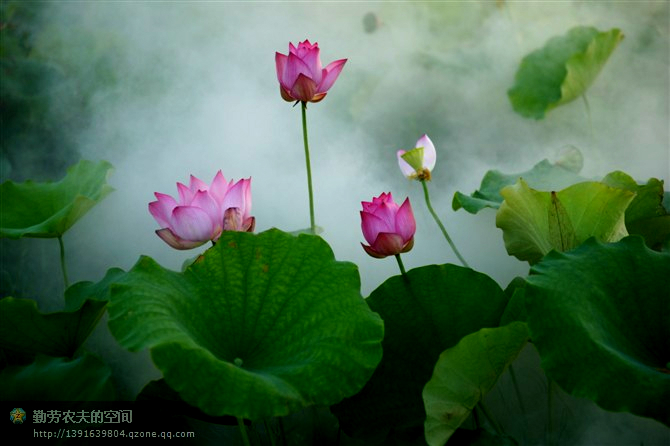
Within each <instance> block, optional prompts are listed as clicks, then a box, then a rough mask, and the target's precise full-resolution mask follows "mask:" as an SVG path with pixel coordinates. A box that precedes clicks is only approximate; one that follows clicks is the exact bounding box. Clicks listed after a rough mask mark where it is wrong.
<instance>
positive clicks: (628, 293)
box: [526, 236, 670, 426]
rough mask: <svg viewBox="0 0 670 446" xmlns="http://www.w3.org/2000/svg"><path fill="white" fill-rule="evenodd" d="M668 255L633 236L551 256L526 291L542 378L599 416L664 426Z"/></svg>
mask: <svg viewBox="0 0 670 446" xmlns="http://www.w3.org/2000/svg"><path fill="white" fill-rule="evenodd" d="M668 277H670V254H668V253H657V252H655V251H652V250H650V249H648V248H647V247H646V246H645V245H644V242H643V240H642V238H641V237H638V236H630V237H626V238H625V239H623V240H621V241H620V242H618V243H613V244H602V243H600V242H598V241H596V240H595V239H591V240H589V241H587V242H586V243H584V244H583V245H582V246H580V247H579V248H577V249H575V250H574V251H572V252H569V253H559V252H555V251H554V252H551V253H550V254H548V255H547V256H546V257H545V258H544V259H543V260H542V261H541V262H540V263H538V264H537V265H535V266H533V267H532V269H531V275H530V276H529V277H528V279H527V281H528V285H527V286H526V308H527V310H528V327H529V330H530V332H531V338H532V339H533V342H534V344H535V346H536V347H537V349H538V351H539V353H540V356H541V357H542V367H543V368H544V370H545V371H546V373H547V376H549V378H551V379H553V380H555V381H556V382H557V383H558V384H559V385H560V386H561V387H562V388H563V389H564V390H565V391H567V392H569V393H571V394H572V395H575V396H578V397H584V398H589V399H592V400H593V401H595V402H596V403H597V404H598V405H600V406H601V407H602V408H604V409H606V410H611V411H627V412H631V413H633V414H636V415H640V416H644V417H650V418H654V419H656V420H658V421H660V422H662V423H664V424H666V425H669V426H670V405H668V401H670V370H668V368H669V367H668V362H669V361H670V324H669V323H668V315H669V314H670V299H669V298H668V297H669V296H670V287H669V284H668Z"/></svg>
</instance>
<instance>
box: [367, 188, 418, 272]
mask: <svg viewBox="0 0 670 446" xmlns="http://www.w3.org/2000/svg"><path fill="white" fill-rule="evenodd" d="M361 204H362V205H363V210H362V211H361V228H362V229H363V236H364V237H365V240H366V241H367V242H368V243H369V244H370V246H367V245H363V244H362V243H361V245H362V246H363V249H365V252H367V253H368V254H370V255H371V256H372V257H376V258H378V259H382V258H384V257H386V256H392V255H396V254H400V253H401V252H407V251H409V250H410V249H412V246H414V232H415V231H416V222H415V221H414V214H413V213H412V206H411V205H410V204H409V198H406V199H405V201H404V202H403V204H402V206H400V207H398V205H397V204H396V203H395V202H394V201H393V197H392V196H391V193H390V192H389V193H388V194H385V193H383V194H381V195H380V196H379V197H377V198H373V199H372V202H371V203H370V202H366V201H363V202H362V203H361Z"/></svg>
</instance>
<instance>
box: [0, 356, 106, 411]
mask: <svg viewBox="0 0 670 446" xmlns="http://www.w3.org/2000/svg"><path fill="white" fill-rule="evenodd" d="M111 378H112V372H111V370H110V369H109V367H108V366H107V365H106V364H105V363H104V362H102V361H101V360H100V359H98V358H97V357H96V356H93V355H91V354H88V353H86V354H85V355H83V356H81V357H79V358H76V359H72V360H69V359H66V358H50V357H48V356H43V355H38V356H37V358H36V360H35V362H33V363H32V364H30V365H27V366H10V367H7V368H5V369H3V370H2V371H0V395H2V400H4V401H110V400H114V399H115V391H114V387H113V385H112V379H111Z"/></svg>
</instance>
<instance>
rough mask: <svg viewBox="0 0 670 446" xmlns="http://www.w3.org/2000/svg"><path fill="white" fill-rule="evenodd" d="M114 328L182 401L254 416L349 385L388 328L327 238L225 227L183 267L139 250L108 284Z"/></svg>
mask: <svg viewBox="0 0 670 446" xmlns="http://www.w3.org/2000/svg"><path fill="white" fill-rule="evenodd" d="M109 314H110V321H109V327H110V330H111V331H112V334H113V335H114V336H115V338H116V339H117V341H118V342H119V343H120V344H121V345H122V346H124V347H126V348H128V349H130V350H132V351H137V350H141V349H144V348H148V349H150V351H151V356H152V358H153V360H154V363H155V364H156V366H157V367H158V368H159V369H160V370H161V371H162V372H163V376H164V378H165V381H166V382H167V383H168V385H170V387H172V388H173V389H174V390H176V391H177V392H178V393H179V395H180V397H181V398H182V399H183V400H184V401H186V402H187V403H189V404H191V405H193V406H196V407H198V408H200V409H201V410H202V411H203V412H205V413H207V414H209V415H214V416H220V415H224V414H225V415H233V416H238V417H244V418H248V419H252V420H257V419H262V418H267V417H272V416H283V415H286V414H288V413H290V412H294V411H297V410H299V409H301V408H303V407H306V406H310V405H314V404H323V405H329V404H333V403H336V402H338V401H340V400H341V399H342V398H344V397H346V396H350V395H352V394H354V393H356V392H357V391H358V390H359V389H360V388H361V387H362V386H363V384H364V383H365V382H366V381H367V380H368V379H369V377H370V375H371V374H372V371H373V370H374V368H375V367H376V366H377V364H378V363H379V360H380V359H381V353H382V352H381V339H382V337H383V324H382V321H381V319H380V318H379V316H378V315H376V314H374V313H373V312H371V311H370V309H369V308H368V306H367V304H366V302H365V300H364V299H363V298H362V297H361V295H360V278H359V275H358V269H357V268H356V266H355V265H354V264H352V263H348V262H337V261H335V258H334V256H333V252H332V250H331V249H330V247H329V246H328V245H327V244H326V242H325V241H323V239H321V238H320V237H317V236H309V235H300V236H298V237H294V236H291V235H290V234H286V233H283V232H281V231H279V230H276V229H272V230H270V231H267V232H264V233H261V234H258V235H254V234H249V233H241V232H224V233H223V235H222V236H221V238H220V239H219V241H218V242H217V244H216V246H214V247H212V248H210V249H208V250H207V251H206V252H205V254H204V255H203V257H202V259H201V260H199V261H197V262H195V263H194V264H193V265H191V266H190V267H189V268H187V269H186V271H185V272H183V273H177V272H174V271H169V270H166V269H164V268H162V267H161V266H160V265H158V264H157V263H156V262H154V261H153V260H152V259H150V258H148V257H142V258H141V259H140V260H139V261H138V263H137V264H136V265H135V266H134V267H133V269H132V270H131V271H130V272H129V273H128V274H127V276H126V277H125V278H123V279H122V280H121V281H120V284H119V285H114V286H113V287H112V299H111V303H110V306H109Z"/></svg>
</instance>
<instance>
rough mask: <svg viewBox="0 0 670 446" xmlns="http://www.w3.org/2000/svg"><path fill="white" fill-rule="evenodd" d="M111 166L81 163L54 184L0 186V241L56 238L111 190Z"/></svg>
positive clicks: (9, 182) (7, 182) (8, 184)
mask: <svg viewBox="0 0 670 446" xmlns="http://www.w3.org/2000/svg"><path fill="white" fill-rule="evenodd" d="M111 170H112V165H111V164H109V163H108V162H106V161H100V162H98V163H93V162H91V161H86V160H82V161H80V162H79V163H77V164H75V165H74V166H72V167H70V168H69V169H68V172H67V175H66V176H65V178H63V179H62V180H60V181H58V182H53V183H51V182H47V183H35V182H33V181H26V182H24V183H14V182H12V181H5V182H4V183H3V184H2V186H0V196H2V202H1V203H2V204H1V208H0V237H9V238H15V239H16V238H20V237H60V236H62V235H63V234H64V233H65V231H67V230H68V229H69V228H70V227H71V226H72V225H73V224H75V223H76V222H77V220H79V219H80V218H81V217H83V216H84V214H86V212H88V211H89V210H90V209H91V208H92V207H93V206H95V205H96V204H97V203H98V202H99V201H100V200H102V199H103V198H104V197H105V196H107V194H109V193H110V192H111V191H112V190H113V189H112V187H111V186H109V185H108V184H107V177H108V176H109V174H110V172H111Z"/></svg>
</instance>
